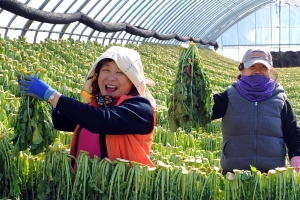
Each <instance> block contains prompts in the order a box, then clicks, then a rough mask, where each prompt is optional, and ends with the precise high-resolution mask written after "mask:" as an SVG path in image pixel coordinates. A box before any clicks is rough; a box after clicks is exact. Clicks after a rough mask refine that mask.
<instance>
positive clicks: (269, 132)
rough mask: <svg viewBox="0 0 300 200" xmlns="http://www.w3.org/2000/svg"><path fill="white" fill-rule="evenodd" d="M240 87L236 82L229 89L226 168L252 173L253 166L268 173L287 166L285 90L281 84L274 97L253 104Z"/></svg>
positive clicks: (224, 121) (223, 159)
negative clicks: (283, 112)
mask: <svg viewBox="0 0 300 200" xmlns="http://www.w3.org/2000/svg"><path fill="white" fill-rule="evenodd" d="M236 87H237V83H236V82H235V83H233V85H232V86H230V87H229V88H228V89H227V92H228V107H227V111H226V114H225V116H224V117H223V119H222V132H223V149H222V150H223V154H222V157H221V166H222V168H223V169H224V170H226V171H232V170H233V169H244V170H249V169H250V165H252V166H254V167H256V168H257V169H258V170H260V171H268V170H270V169H275V168H276V167H283V166H285V165H286V163H285V156H286V148H285V142H284V140H283V133H282V129H281V110H282V108H283V106H284V101H285V100H286V98H287V97H286V94H285V93H284V90H283V88H282V87H281V86H280V85H277V86H276V88H275V89H274V91H273V95H272V97H271V98H269V99H267V100H265V101H260V102H250V101H248V100H247V99H245V98H244V97H242V96H241V95H240V94H239V91H238V90H237V88H236Z"/></svg>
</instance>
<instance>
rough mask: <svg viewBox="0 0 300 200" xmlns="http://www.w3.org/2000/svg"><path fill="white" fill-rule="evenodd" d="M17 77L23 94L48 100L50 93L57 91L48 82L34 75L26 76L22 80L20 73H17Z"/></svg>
mask: <svg viewBox="0 0 300 200" xmlns="http://www.w3.org/2000/svg"><path fill="white" fill-rule="evenodd" d="M17 78H18V83H19V86H20V92H21V93H22V94H25V95H29V96H32V97H35V98H38V99H41V100H45V101H48V99H49V97H50V95H51V94H52V93H53V92H55V90H54V89H53V88H51V87H50V86H49V85H48V84H47V83H45V82H44V81H42V80H40V79H38V78H36V77H34V76H25V77H24V79H23V80H22V79H21V77H20V75H17Z"/></svg>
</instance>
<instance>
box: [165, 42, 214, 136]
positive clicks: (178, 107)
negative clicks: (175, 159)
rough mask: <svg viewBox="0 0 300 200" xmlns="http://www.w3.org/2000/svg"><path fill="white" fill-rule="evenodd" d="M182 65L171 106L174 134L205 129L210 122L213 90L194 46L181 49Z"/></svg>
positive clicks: (170, 124)
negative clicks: (192, 129) (180, 130)
mask: <svg viewBox="0 0 300 200" xmlns="http://www.w3.org/2000/svg"><path fill="white" fill-rule="evenodd" d="M179 57H180V58H179V65H178V72H177V75H176V79H175V83H174V86H173V96H172V99H171V101H170V102H169V105H168V107H169V110H168V115H169V126H170V130H171V131H176V130H177V129H178V128H179V127H181V128H183V129H184V130H186V131H190V130H191V128H192V127H194V128H198V127H204V126H205V125H206V124H208V123H210V122H211V109H212V100H211V99H212V90H211V87H210V83H209V79H208V77H207V75H206V74H205V72H204V69H203V65H202V63H201V61H200V57H199V52H198V49H197V47H196V45H195V43H194V42H191V43H190V46H189V47H186V46H183V45H182V46H181V48H180V52H179Z"/></svg>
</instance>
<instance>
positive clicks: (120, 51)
mask: <svg viewBox="0 0 300 200" xmlns="http://www.w3.org/2000/svg"><path fill="white" fill-rule="evenodd" d="M105 58H110V59H112V60H114V61H115V62H116V64H117V66H118V67H119V69H120V70H121V71H122V72H123V73H124V74H125V75H126V76H127V77H128V78H129V79H130V80H131V82H132V83H133V85H134V86H135V87H136V89H137V91H138V92H139V94H140V95H141V96H143V97H146V98H147V99H148V100H149V101H150V103H151V105H152V106H153V107H154V108H155V107H156V102H155V99H154V98H153V96H152V95H151V93H150V91H149V89H148V88H147V86H146V84H149V85H150V86H154V85H155V83H154V81H153V80H151V79H149V78H146V77H145V76H144V70H143V65H142V62H141V57H140V54H139V53H138V52H137V51H135V50H133V49H129V48H126V47H121V46H112V47H110V48H109V49H108V50H107V51H105V52H104V53H103V54H102V55H101V56H100V57H99V58H98V59H97V60H96V61H95V62H94V64H93V66H92V68H91V69H90V71H89V73H88V74H87V77H86V80H85V82H84V84H83V88H82V90H81V96H82V98H83V99H84V100H85V101H86V102H90V101H91V96H92V86H91V84H92V80H93V77H94V73H95V68H96V66H97V64H98V63H99V62H100V61H101V60H103V59H105Z"/></svg>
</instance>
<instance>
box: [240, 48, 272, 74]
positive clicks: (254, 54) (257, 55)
mask: <svg viewBox="0 0 300 200" xmlns="http://www.w3.org/2000/svg"><path fill="white" fill-rule="evenodd" d="M242 63H243V64H244V67H245V68H249V67H251V66H252V65H254V64H256V63H261V64H263V65H265V66H266V67H267V68H268V69H269V70H270V69H271V67H272V66H273V61H272V55H271V53H270V52H269V51H266V50H264V49H260V48H255V49H249V50H248V51H247V52H246V53H245V54H244V57H243V59H242Z"/></svg>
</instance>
